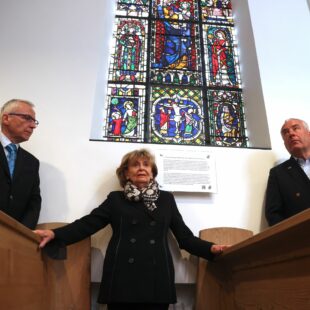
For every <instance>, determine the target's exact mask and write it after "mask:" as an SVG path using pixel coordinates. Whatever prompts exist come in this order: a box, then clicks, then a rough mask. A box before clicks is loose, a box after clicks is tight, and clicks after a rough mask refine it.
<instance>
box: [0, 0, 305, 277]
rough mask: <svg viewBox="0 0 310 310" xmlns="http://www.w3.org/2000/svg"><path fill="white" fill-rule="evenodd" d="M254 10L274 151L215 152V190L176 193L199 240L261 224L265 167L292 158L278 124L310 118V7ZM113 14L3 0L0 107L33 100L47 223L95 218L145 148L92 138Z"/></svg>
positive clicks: (281, 4) (96, 0)
mask: <svg viewBox="0 0 310 310" xmlns="http://www.w3.org/2000/svg"><path fill="white" fill-rule="evenodd" d="M240 1H243V0H240ZM244 1H245V0H244ZM249 8H250V13H251V18H252V25H253V31H254V38H255V44H256V48H257V55H258V63H259V69H260V75H261V81H262V87H263V94H264V101H265V105H266V111H267V117H268V125H269V129H270V134H271V143H272V147H273V149H272V150H255V149H227V148H208V150H209V151H212V152H214V153H215V155H216V165H217V178H218V193H217V194H191V195H188V194H176V200H177V203H178V205H179V208H180V211H181V213H182V214H183V216H184V219H185V221H186V222H187V223H188V225H189V226H190V227H191V228H192V230H193V231H194V233H195V234H197V233H198V231H199V230H200V229H203V228H208V227H215V226H237V227H242V228H247V229H251V230H253V231H254V232H255V233H257V232H259V231H260V230H261V229H262V228H264V227H265V222H264V219H263V217H262V207H263V200H264V192H265V186H266V182H267V177H268V171H269V169H270V167H272V166H273V164H274V162H276V161H278V160H281V159H285V158H287V157H288V155H287V153H286V151H285V149H284V147H283V145H282V141H281V138H280V135H279V129H280V126H281V125H282V123H283V120H284V119H286V118H288V117H292V116H294V117H301V118H303V119H305V120H307V121H308V122H310V120H309V115H310V108H309V106H310V105H309V95H308V88H309V72H310V64H309V57H308V56H309V55H310V37H309V35H308V34H307V31H305V30H308V29H310V28H309V27H310V20H309V7H308V5H307V1H306V0H295V1H294V2H292V1H289V0H274V1H269V0H260V1H257V0H249ZM112 11H113V4H111V1H107V0H66V1H63V0H45V1H42V0H27V1H25V0H24V1H21V0H0V38H1V39H0V90H1V91H0V102H1V104H2V103H4V102H5V101H7V100H9V99H11V98H24V99H28V100H31V101H33V102H34V103H35V104H36V111H37V119H38V120H39V121H40V125H39V127H38V128H37V129H36V131H35V133H34V134H33V136H32V138H31V140H30V141H29V142H26V143H24V145H23V146H24V147H25V148H26V149H27V150H29V151H30V152H32V153H33V154H34V155H35V156H37V157H38V158H39V159H40V161H41V170H40V175H41V183H42V184H41V188H42V197H43V205H42V212H41V216H40V222H54V221H57V222H70V221H72V220H74V219H75V218H77V217H80V216H82V215H84V214H86V213H88V212H89V211H90V210H91V209H93V208H94V207H95V206H97V205H98V204H99V203H100V202H101V201H102V200H104V199H105V197H106V195H107V194H108V193H109V192H110V191H111V190H114V189H118V183H117V180H116V178H115V176H114V171H115V168H116V167H117V165H118V164H119V162H120V159H121V157H122V155H123V154H124V153H125V152H127V151H129V150H131V149H135V148H138V147H142V145H141V144H136V145H134V144H120V143H106V142H93V141H92V142H91V141H89V137H90V128H91V120H92V118H93V104H94V102H95V101H96V100H97V99H98V97H97V94H96V87H97V83H102V84H104V81H103V80H102V81H101V80H98V79H97V77H98V71H100V70H102V69H103V68H107V67H106V64H107V57H108V46H109V42H110V34H111V22H110V21H111V16H112V15H111V14H112V13H111V12H112ZM241 62H242V59H241ZM102 87H103V89H104V87H105V85H102ZM98 118H100V116H98ZM257 122H258V123H259V122H260V120H259V119H257ZM148 147H149V148H150V149H151V150H155V149H156V148H157V147H158V146H156V145H148ZM175 147H178V146H167V149H170V148H171V149H175ZM161 148H162V146H161ZM187 149H188V148H187ZM195 149H196V148H195ZM105 238H106V237H105V236H104V235H99V236H98V237H97V238H95V239H94V241H93V245H94V247H98V248H101V247H104V245H103V243H104V242H103V240H105ZM97 254H98V253H97ZM100 256H101V253H99V256H96V257H98V259H99V261H100ZM99 265H100V264H99V263H98V266H99ZM96 266H97V263H96ZM98 268H99V267H98ZM96 274H97V272H96ZM93 277H96V276H95V275H94V276H93Z"/></svg>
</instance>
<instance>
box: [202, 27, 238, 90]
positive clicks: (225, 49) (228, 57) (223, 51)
mask: <svg viewBox="0 0 310 310" xmlns="http://www.w3.org/2000/svg"><path fill="white" fill-rule="evenodd" d="M203 29H204V43H205V50H206V63H207V68H206V69H207V72H206V77H207V85H208V86H225V87H239V86H240V73H239V61H238V57H237V54H236V48H235V46H234V36H233V29H232V28H231V27H225V26H221V27H219V26H209V25H204V27H203Z"/></svg>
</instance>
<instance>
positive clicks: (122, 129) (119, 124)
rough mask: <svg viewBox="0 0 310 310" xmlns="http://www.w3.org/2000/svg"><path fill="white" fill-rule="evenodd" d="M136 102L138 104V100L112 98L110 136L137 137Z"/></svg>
mask: <svg viewBox="0 0 310 310" xmlns="http://www.w3.org/2000/svg"><path fill="white" fill-rule="evenodd" d="M135 102H136V103H137V100H135V99H133V98H117V97H114V98H112V100H111V103H112V104H111V109H110V117H109V133H110V136H122V137H135V136H136V134H137V123H138V113H137V107H135Z"/></svg>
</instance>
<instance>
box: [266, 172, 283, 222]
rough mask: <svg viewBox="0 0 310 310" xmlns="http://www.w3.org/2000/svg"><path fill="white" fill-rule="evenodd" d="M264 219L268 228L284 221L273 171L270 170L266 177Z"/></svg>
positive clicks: (279, 194) (277, 185) (280, 196)
mask: <svg viewBox="0 0 310 310" xmlns="http://www.w3.org/2000/svg"><path fill="white" fill-rule="evenodd" d="M265 217H266V220H267V222H268V224H269V225H270V226H272V225H275V224H277V223H279V222H281V221H282V220H284V219H285V214H284V208H283V200H282V195H281V191H280V188H279V184H278V180H277V175H276V172H275V170H274V169H271V170H270V172H269V177H268V184H267V190H266V205H265Z"/></svg>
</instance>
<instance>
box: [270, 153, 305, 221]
mask: <svg viewBox="0 0 310 310" xmlns="http://www.w3.org/2000/svg"><path fill="white" fill-rule="evenodd" d="M307 208H310V180H309V178H308V177H307V175H306V174H305V172H304V171H303V170H302V168H301V167H300V166H299V164H298V163H297V161H296V160H295V159H294V158H292V157H291V158H290V159H289V160H287V161H285V162H284V163H282V164H280V165H278V166H276V167H274V168H272V169H270V173H269V178H268V185H267V192H266V206H265V215H266V219H267V221H268V223H269V225H274V224H277V223H279V222H281V221H282V220H284V219H287V218H289V217H291V216H293V215H295V214H297V213H299V212H301V211H303V210H306V209H307Z"/></svg>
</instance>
